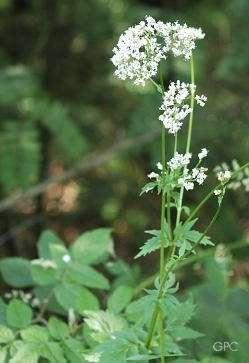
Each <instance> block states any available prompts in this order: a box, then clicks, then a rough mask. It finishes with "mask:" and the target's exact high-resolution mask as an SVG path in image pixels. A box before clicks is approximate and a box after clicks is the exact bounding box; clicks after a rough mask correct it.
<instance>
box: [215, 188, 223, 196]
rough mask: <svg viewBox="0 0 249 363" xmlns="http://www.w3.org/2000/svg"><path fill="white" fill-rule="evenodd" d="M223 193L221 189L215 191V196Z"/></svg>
mask: <svg viewBox="0 0 249 363" xmlns="http://www.w3.org/2000/svg"><path fill="white" fill-rule="evenodd" d="M221 193H222V190H221V189H215V191H214V195H220V194H221Z"/></svg>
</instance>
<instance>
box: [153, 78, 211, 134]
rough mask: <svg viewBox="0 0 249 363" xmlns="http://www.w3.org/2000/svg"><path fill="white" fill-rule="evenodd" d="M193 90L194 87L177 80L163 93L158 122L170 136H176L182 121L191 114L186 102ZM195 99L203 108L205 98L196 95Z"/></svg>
mask: <svg viewBox="0 0 249 363" xmlns="http://www.w3.org/2000/svg"><path fill="white" fill-rule="evenodd" d="M195 89H196V86H195V85H193V84H190V83H185V82H180V81H179V80H177V81H176V82H171V83H170V85H169V88H168V90H167V91H166V92H165V93H164V96H163V103H162V105H161V107H160V110H162V111H163V113H162V114H161V115H160V116H159V120H160V121H161V122H162V123H163V124H164V127H165V128H166V129H167V130H168V132H169V133H170V134H176V133H177V132H178V131H179V130H180V128H181V127H182V124H183V120H184V119H185V118H186V117H187V116H188V114H190V113H191V108H190V106H189V104H188V103H187V102H188V99H189V97H190V95H191V94H192V93H194V92H195ZM195 99H196V102H197V103H198V104H199V105H200V106H202V107H203V106H204V104H205V102H204V100H207V97H206V96H204V95H202V96H198V95H196V96H195Z"/></svg>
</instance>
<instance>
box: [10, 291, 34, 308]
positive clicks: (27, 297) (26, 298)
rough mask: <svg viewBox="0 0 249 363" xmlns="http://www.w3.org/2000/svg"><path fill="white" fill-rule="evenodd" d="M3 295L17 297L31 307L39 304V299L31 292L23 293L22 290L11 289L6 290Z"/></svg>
mask: <svg viewBox="0 0 249 363" xmlns="http://www.w3.org/2000/svg"><path fill="white" fill-rule="evenodd" d="M4 297H5V298H6V299H13V298H19V299H21V300H22V301H23V302H25V303H26V304H29V305H31V306H32V307H37V306H39V305H40V304H41V301H40V300H39V299H38V298H37V297H35V296H33V295H32V293H30V292H27V293H25V292H24V291H22V290H11V291H10V292H6V293H5V294H4Z"/></svg>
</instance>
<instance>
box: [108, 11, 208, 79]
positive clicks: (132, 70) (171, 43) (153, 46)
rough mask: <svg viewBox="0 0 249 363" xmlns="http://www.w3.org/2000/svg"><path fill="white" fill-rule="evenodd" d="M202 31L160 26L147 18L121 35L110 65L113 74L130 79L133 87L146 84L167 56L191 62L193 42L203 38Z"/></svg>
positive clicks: (173, 25)
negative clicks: (113, 67) (114, 67)
mask: <svg viewBox="0 0 249 363" xmlns="http://www.w3.org/2000/svg"><path fill="white" fill-rule="evenodd" d="M204 36H205V35H204V33H203V32H202V30H201V29H195V28H192V27H188V26H187V25H186V24H184V25H181V24H179V23H178V22H175V23H163V22H162V21H156V20H155V19H153V18H152V17H151V16H147V17H146V18H145V20H144V21H141V22H140V23H139V24H138V25H135V26H133V27H130V28H128V29H127V30H126V31H125V32H124V33H123V34H121V36H120V38H119V40H118V43H117V46H116V47H114V49H113V53H114V55H113V57H112V58H111V61H112V63H113V64H114V65H115V66H116V71H115V75H116V76H117V77H119V78H120V79H123V80H125V79H130V80H133V81H134V83H135V84H137V85H139V84H141V85H145V82H146V81H147V80H148V79H150V78H152V77H154V76H155V75H156V74H157V71H158V66H159V63H160V61H161V60H162V59H165V58H166V55H167V53H169V52H172V53H173V54H174V56H183V57H184V58H185V59H186V60H188V59H190V57H191V54H192V51H193V50H194V49H195V41H196V40H197V39H203V38H204Z"/></svg>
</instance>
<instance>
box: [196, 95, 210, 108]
mask: <svg viewBox="0 0 249 363" xmlns="http://www.w3.org/2000/svg"><path fill="white" fill-rule="evenodd" d="M195 99H196V102H197V104H198V105H199V106H201V107H204V106H205V104H206V102H207V97H206V96H205V95H201V96H198V95H196V96H195Z"/></svg>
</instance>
